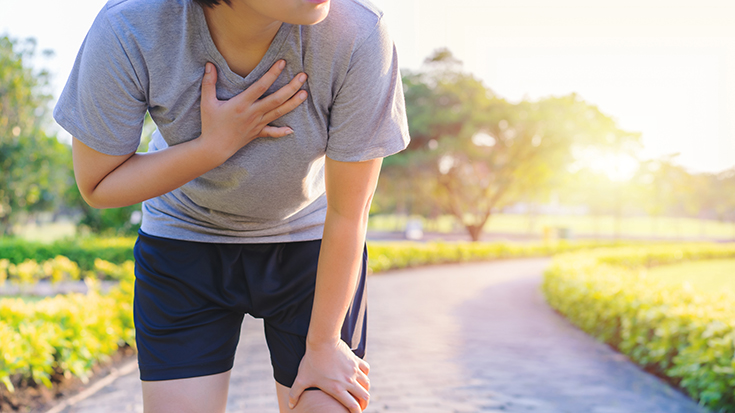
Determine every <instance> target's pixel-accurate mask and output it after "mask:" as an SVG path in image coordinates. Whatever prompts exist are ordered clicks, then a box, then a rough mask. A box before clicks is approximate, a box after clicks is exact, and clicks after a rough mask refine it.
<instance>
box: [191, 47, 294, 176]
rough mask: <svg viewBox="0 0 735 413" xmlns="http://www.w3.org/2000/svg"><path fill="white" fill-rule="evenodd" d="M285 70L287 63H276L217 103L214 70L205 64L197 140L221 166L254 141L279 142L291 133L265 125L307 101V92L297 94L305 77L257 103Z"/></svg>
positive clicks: (212, 65) (289, 129)
mask: <svg viewBox="0 0 735 413" xmlns="http://www.w3.org/2000/svg"><path fill="white" fill-rule="evenodd" d="M285 67H286V62H285V61H284V60H279V61H277V62H276V63H275V64H274V65H273V66H272V67H271V68H270V70H268V72H266V74H264V75H263V77H261V78H260V79H258V80H257V81H256V82H255V83H253V84H252V85H250V87H248V88H247V89H245V90H244V91H243V92H241V93H240V94H238V95H237V96H235V97H233V98H232V99H230V100H219V99H217V90H216V84H217V69H216V67H215V66H214V64H212V63H207V64H206V67H205V73H204V78H203V79H202V98H201V114H202V115H201V116H202V135H201V136H200V137H199V139H201V140H202V143H203V145H202V147H203V148H206V149H207V150H209V151H212V152H213V155H215V156H217V157H221V158H220V159H221V162H224V161H225V160H227V159H228V158H230V157H231V156H232V155H234V154H235V152H237V151H238V150H239V149H240V148H242V147H243V146H245V145H247V144H248V143H250V142H251V141H253V140H254V139H255V138H257V137H271V138H280V137H282V136H286V135H289V134H291V133H293V130H292V129H291V128H289V127H275V126H268V124H269V123H271V122H273V121H274V120H276V119H278V118H280V117H281V116H283V115H285V114H286V113H288V112H290V111H292V110H294V109H295V108H296V107H297V106H298V105H300V104H301V103H302V102H303V101H304V100H306V96H307V92H306V91H305V90H302V91H299V89H300V88H301V86H302V85H303V84H304V82H305V81H306V73H299V74H298V75H296V77H294V79H293V80H291V82H289V83H288V84H287V85H285V86H283V87H282V88H280V89H278V91H276V92H275V93H273V94H271V95H269V96H268V97H265V98H263V99H260V97H261V96H262V95H263V93H265V92H266V91H267V90H268V88H269V87H270V86H271V85H272V84H273V82H275V81H276V79H277V78H278V76H279V75H280V74H281V72H282V71H283V69H284V68H285ZM297 92H298V93H297Z"/></svg>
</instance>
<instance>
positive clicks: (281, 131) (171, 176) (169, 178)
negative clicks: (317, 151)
mask: <svg viewBox="0 0 735 413" xmlns="http://www.w3.org/2000/svg"><path fill="white" fill-rule="evenodd" d="M281 63H283V64H281ZM284 67H285V62H283V61H279V62H277V63H276V64H275V65H273V67H271V69H270V70H269V71H268V72H267V73H266V74H265V75H263V77H262V78H260V79H259V80H258V81H257V82H255V83H253V85H251V86H250V87H249V88H248V89H246V90H245V91H243V92H242V93H240V94H239V95H237V96H235V97H233V98H232V99H230V100H227V101H220V100H218V99H217V95H216V90H215V85H216V83H217V71H216V70H214V65H212V64H211V63H207V70H206V72H205V74H204V78H203V79H202V100H201V114H202V115H201V116H202V134H201V135H200V136H199V137H198V138H196V139H193V140H191V141H188V142H185V143H182V144H179V145H175V146H172V147H169V148H166V149H164V150H161V151H158V152H154V153H150V154H136V153H131V154H128V155H122V156H112V155H105V154H103V153H100V152H98V151H96V150H94V149H92V148H90V147H89V146H87V145H85V144H83V143H82V142H81V141H79V140H78V139H76V138H75V139H74V140H73V143H72V154H73V160H74V176H75V177H76V181H77V185H78V186H79V191H80V192H81V194H82V197H83V198H84V200H85V201H87V203H89V205H91V206H92V207H95V208H116V207H122V206H127V205H132V204H136V203H138V202H141V201H144V200H146V199H150V198H153V197H156V196H159V195H162V194H165V193H166V192H170V191H172V190H174V189H176V188H178V187H180V186H181V185H184V184H185V183H187V182H189V181H191V180H192V179H194V178H196V177H198V176H200V175H202V174H203V173H205V172H207V171H209V170H211V169H213V168H215V167H217V166H219V165H221V164H222V163H223V162H225V161H226V160H227V159H228V158H229V157H231V156H232V155H233V154H234V153H235V152H237V151H238V150H239V149H240V148H242V147H243V146H245V145H247V144H248V143H249V142H251V141H252V140H253V139H255V138H257V137H259V136H268V137H274V138H276V137H282V136H285V135H288V134H290V133H292V131H291V129H290V128H287V127H282V128H276V127H272V126H268V123H270V122H273V121H274V120H276V119H278V118H279V117H281V116H283V115H284V114H286V113H288V112H290V111H292V110H293V109H294V108H296V107H297V106H298V105H299V104H301V102H303V101H304V100H305V99H306V91H301V92H299V93H296V92H297V91H298V90H299V88H300V87H301V85H303V84H304V81H305V80H306V77H305V75H304V77H303V80H302V79H301V78H300V76H296V78H294V79H293V80H292V81H291V82H290V83H289V84H287V85H285V86H284V87H282V88H281V89H279V90H278V91H277V92H275V93H273V94H272V95H270V96H268V97H266V98H264V99H259V98H260V96H262V95H263V93H265V91H266V90H268V87H270V85H271V84H273V82H275V80H276V79H277V78H278V75H280V73H281V71H282V70H283V68H284ZM151 177H155V179H151Z"/></svg>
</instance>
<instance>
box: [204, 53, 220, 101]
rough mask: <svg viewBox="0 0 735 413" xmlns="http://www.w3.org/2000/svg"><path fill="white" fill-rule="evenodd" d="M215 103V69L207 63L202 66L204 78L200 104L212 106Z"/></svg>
mask: <svg viewBox="0 0 735 413" xmlns="http://www.w3.org/2000/svg"><path fill="white" fill-rule="evenodd" d="M215 102H217V68H216V67H215V66H214V65H213V64H212V63H209V62H207V64H205V65H204V77H203V78H202V103H207V104H213V103H215Z"/></svg>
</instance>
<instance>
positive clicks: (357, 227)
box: [290, 158, 382, 412]
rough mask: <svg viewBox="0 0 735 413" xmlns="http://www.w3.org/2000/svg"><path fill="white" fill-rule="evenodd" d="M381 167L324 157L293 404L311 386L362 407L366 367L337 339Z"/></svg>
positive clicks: (376, 163)
mask: <svg viewBox="0 0 735 413" xmlns="http://www.w3.org/2000/svg"><path fill="white" fill-rule="evenodd" d="M381 164H382V158H379V159H373V160H370V161H365V162H338V161H334V160H331V159H329V158H327V161H326V165H325V181H326V189H327V204H328V206H327V218H326V222H325V224H324V236H323V238H322V247H321V251H320V253H319V265H318V268H317V277H316V292H315V295H314V306H313V309H312V313H311V322H310V325H309V332H308V334H307V340H306V355H305V356H304V359H303V360H302V363H301V365H300V366H299V375H298V377H297V378H296V381H295V382H294V385H293V387H292V390H291V394H290V399H291V402H292V403H293V404H294V405H295V404H296V403H297V401H298V398H299V396H300V395H301V392H302V391H303V390H304V389H305V388H307V387H309V386H316V387H319V388H320V389H322V390H323V391H324V392H326V393H329V394H330V395H331V396H332V397H334V398H335V399H337V400H339V401H340V403H342V404H343V405H344V406H345V407H347V408H348V409H349V410H350V412H361V411H362V409H364V408H365V407H367V402H368V399H369V393H368V389H369V387H370V384H369V380H368V378H367V374H368V372H369V366H368V364H367V363H366V362H365V361H363V360H360V359H359V358H358V357H357V356H355V355H354V354H353V353H352V351H351V350H350V349H349V347H348V346H347V344H346V343H344V342H343V341H342V340H341V339H340V329H341V327H342V323H343V322H344V319H345V315H346V313H347V309H348V307H349V305H350V301H351V299H352V297H353V295H354V292H355V287H356V284H357V279H358V274H359V273H360V265H361V263H362V252H363V245H364V243H365V231H366V229H367V221H368V212H369V210H370V203H371V201H372V197H373V194H374V193H375V187H376V185H377V181H378V175H379V173H380V166H381Z"/></svg>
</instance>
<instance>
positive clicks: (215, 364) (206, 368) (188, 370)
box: [138, 356, 235, 381]
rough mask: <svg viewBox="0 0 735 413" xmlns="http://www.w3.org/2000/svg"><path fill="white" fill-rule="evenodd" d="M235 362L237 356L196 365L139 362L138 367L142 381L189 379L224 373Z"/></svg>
mask: <svg viewBox="0 0 735 413" xmlns="http://www.w3.org/2000/svg"><path fill="white" fill-rule="evenodd" d="M234 364H235V357H234V356H233V357H230V358H227V359H225V360H221V361H210V362H206V363H200V364H194V365H191V364H189V365H185V366H166V367H145V366H142V365H140V363H138V367H139V369H140V380H141V381H161V380H176V379H188V378H192V377H202V376H211V375H213V374H219V373H224V372H226V371H229V370H232V366H233V365H234Z"/></svg>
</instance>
